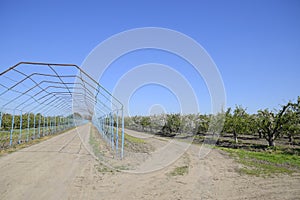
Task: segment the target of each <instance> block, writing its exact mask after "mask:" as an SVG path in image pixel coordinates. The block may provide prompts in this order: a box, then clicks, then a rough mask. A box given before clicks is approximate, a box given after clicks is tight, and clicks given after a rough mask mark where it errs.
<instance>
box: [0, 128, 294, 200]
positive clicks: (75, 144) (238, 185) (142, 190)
mask: <svg viewBox="0 0 300 200" xmlns="http://www.w3.org/2000/svg"><path fill="white" fill-rule="evenodd" d="M78 133H79V135H80V137H79V136H78ZM89 133H90V126H89V125H84V126H82V127H79V128H78V131H76V130H72V131H69V132H67V133H65V134H62V135H59V136H56V137H53V138H51V139H49V140H47V141H44V142H42V143H39V144H37V145H34V146H31V147H28V148H25V149H22V150H20V151H18V152H15V153H12V154H9V155H6V156H3V157H1V158H0V199H55V200H57V199H300V189H299V188H300V175H299V174H293V175H292V176H288V175H279V176H275V177H268V178H263V177H253V176H247V175H241V174H239V173H238V172H237V169H238V168H239V167H240V166H239V164H237V163H236V162H235V161H234V160H233V159H231V158H230V157H229V156H228V155H227V154H226V153H224V152H222V151H219V150H212V151H211V152H210V153H209V154H208V155H207V156H206V157H204V158H202V159H200V158H199V148H200V147H199V146H195V145H192V146H190V147H189V148H188V149H187V145H186V143H182V142H178V141H177V142H176V141H169V140H166V139H161V138H155V137H150V138H148V136H149V135H147V134H141V133H136V132H133V131H129V133H130V134H132V135H135V136H136V137H141V138H144V139H145V141H147V143H149V145H151V146H152V147H153V148H152V149H151V152H145V153H143V155H141V154H142V153H134V152H125V153H126V154H125V156H126V157H125V159H124V160H122V161H121V160H117V161H115V163H114V164H116V165H119V166H120V165H122V163H123V165H125V164H124V163H126V166H127V165H128V163H129V164H130V163H131V161H133V160H135V161H136V160H139V163H138V164H137V162H132V163H135V164H134V165H132V167H131V168H128V169H126V171H122V172H119V171H111V170H109V169H107V168H106V167H104V166H103V165H102V164H101V163H99V162H98V161H96V160H95V159H94V157H93V156H92V155H91V154H90V152H89V151H88V150H87V149H91V147H89V146H88V141H89ZM82 141H83V142H82ZM186 149H187V150H186ZM104 160H105V159H104ZM178 167H187V169H188V170H187V171H186V173H184V174H183V175H179V174H176V173H175V174H174V172H175V171H176V169H178Z"/></svg>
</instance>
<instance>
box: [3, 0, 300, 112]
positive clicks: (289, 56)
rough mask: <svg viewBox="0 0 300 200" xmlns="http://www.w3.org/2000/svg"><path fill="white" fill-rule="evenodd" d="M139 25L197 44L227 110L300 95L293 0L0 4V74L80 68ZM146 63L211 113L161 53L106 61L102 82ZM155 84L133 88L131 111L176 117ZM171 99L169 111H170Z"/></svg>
mask: <svg viewBox="0 0 300 200" xmlns="http://www.w3.org/2000/svg"><path fill="white" fill-rule="evenodd" d="M142 27H163V28H168V29H173V30H176V31H179V32H181V33H183V34H186V35H187V36H189V37H191V38H193V39H194V40H196V41H197V42H198V43H199V44H200V45H202V46H203V48H205V49H206V51H207V52H208V53H209V55H210V56H211V58H212V59H213V60H214V62H215V64H216V65H217V67H218V69H219V72H220V74H221V76H222V79H223V82H224V86H225V89H226V96H227V107H233V106H235V105H236V104H237V105H243V106H244V107H247V109H248V111H249V112H255V111H257V110H258V109H262V108H270V109H272V108H278V106H279V104H284V103H286V102H287V101H288V100H295V99H296V98H297V96H299V95H300V87H299V86H300V78H299V77H300V1H298V0H294V1H293V0H245V1H241V0H237V1H231V0H228V1H221V0H220V1H215V0H206V1H201V0H199V1H174V0H173V1H162V0H151V1H141V0H140V1H89V0H86V1H73V0H72V1H62V0H51V1H42V0H36V1H32V0H28V1H15V0H0V36H1V37H0V52H1V54H0V71H3V70H5V69H6V68H8V67H10V66H12V65H14V64H16V63H17V62H20V61H42V62H54V63H55V62H57V63H74V64H78V65H81V64H82V63H83V61H84V60H85V58H86V56H88V55H89V53H90V52H91V51H92V50H93V49H94V48H95V47H96V46H97V45H98V44H99V43H101V42H102V41H104V40H105V39H107V38H109V37H110V36H112V35H114V34H117V33H120V32H122V31H126V30H129V29H133V28H142ZM151 62H153V63H162V64H166V65H169V66H171V67H174V69H176V70H177V71H178V72H179V73H181V74H183V76H184V77H185V78H187V79H188V80H189V81H190V82H191V84H192V85H193V88H194V89H195V90H196V95H197V97H198V99H199V100H200V111H201V112H206V113H207V112H210V106H211V105H210V100H209V94H208V93H207V90H206V89H205V84H204V82H203V81H202V82H201V81H200V84H198V82H197V81H194V79H197V78H198V79H201V77H197V76H195V75H191V74H193V71H192V70H190V69H189V70H186V68H184V67H183V66H186V65H188V64H187V63H184V61H182V60H180V59H178V58H177V57H176V56H174V55H169V54H168V53H166V52H161V51H157V50H148V51H143V52H135V53H132V54H129V55H126V56H124V57H122V58H120V59H119V60H117V61H116V62H115V63H113V64H112V68H111V71H109V70H108V71H107V72H106V76H105V77H104V78H103V79H102V80H101V81H102V82H101V83H102V84H103V85H104V86H105V87H107V88H108V89H109V90H110V91H112V90H113V88H114V83H116V82H117V81H118V80H119V79H120V77H121V76H122V74H124V73H126V71H128V70H130V69H133V68H134V67H136V66H137V65H141V64H145V63H151ZM117 66H123V68H122V69H120V68H117ZM116 69H118V70H116ZM158 87H159V86H158V85H153V86H152V87H150V86H145V87H142V88H139V89H138V90H137V91H136V92H135V93H134V94H133V95H132V98H131V101H130V102H129V105H130V110H131V112H132V113H131V114H147V113H145V112H148V110H149V109H150V108H151V106H155V105H158V104H162V105H163V104H166V105H165V106H162V107H164V108H165V109H167V111H168V112H176V111H177V107H176V106H178V105H179V104H178V100H176V98H175V97H174V95H173V94H172V93H171V92H170V91H169V90H168V91H166V92H165V93H164V92H162V88H158ZM162 94H163V95H162ZM168 94H169V95H168ZM150 97H151V98H150ZM171 102H173V104H174V105H175V107H170V108H169V107H168V106H170V104H172V103H171ZM125 104H126V103H125ZM144 104H145V105H146V106H144ZM156 107H157V106H156ZM158 107H159V106H158Z"/></svg>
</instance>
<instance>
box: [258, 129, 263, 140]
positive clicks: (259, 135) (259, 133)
mask: <svg viewBox="0 0 300 200" xmlns="http://www.w3.org/2000/svg"><path fill="white" fill-rule="evenodd" d="M258 137H259V139H261V138H262V134H261V131H260V130H259V131H258Z"/></svg>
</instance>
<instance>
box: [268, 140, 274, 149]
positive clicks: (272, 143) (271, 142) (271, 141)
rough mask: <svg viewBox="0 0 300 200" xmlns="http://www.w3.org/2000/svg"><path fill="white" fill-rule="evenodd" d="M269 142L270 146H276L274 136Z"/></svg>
mask: <svg viewBox="0 0 300 200" xmlns="http://www.w3.org/2000/svg"><path fill="white" fill-rule="evenodd" d="M268 142H269V146H270V147H274V146H275V141H274V138H270V139H269V140H268Z"/></svg>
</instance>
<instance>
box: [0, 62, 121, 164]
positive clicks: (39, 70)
mask: <svg viewBox="0 0 300 200" xmlns="http://www.w3.org/2000/svg"><path fill="white" fill-rule="evenodd" d="M123 112H124V111H123V104H122V103H121V102H120V101H119V100H118V99H116V98H115V97H114V96H112V94H111V93H110V92H108V91H107V90H106V89H105V88H104V87H102V86H101V85H100V84H99V83H98V82H97V81H95V80H94V79H93V78H91V77H90V76H89V75H88V74H87V73H85V72H84V71H83V70H82V69H80V67H78V66H77V65H74V64H54V63H37V62H20V63H18V64H16V65H14V66H12V67H10V68H8V69H7V70H5V71H4V72H2V73H0V145H1V146H0V148H8V147H10V146H13V145H16V144H20V143H23V142H28V141H29V140H33V139H35V138H37V137H43V136H45V135H49V134H55V133H58V132H62V131H64V130H66V129H69V128H72V127H74V126H79V125H82V124H84V123H87V122H91V123H92V124H93V125H94V126H95V127H96V128H97V129H98V131H99V133H100V134H101V136H102V137H103V138H104V139H105V140H106V141H107V142H108V143H109V144H110V146H111V148H112V150H113V151H115V152H116V154H118V155H120V157H121V158H123V155H124V113H123ZM8 125H9V126H8ZM120 136H121V137H120ZM120 138H121V141H119V140H120ZM120 149H121V151H120Z"/></svg>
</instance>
